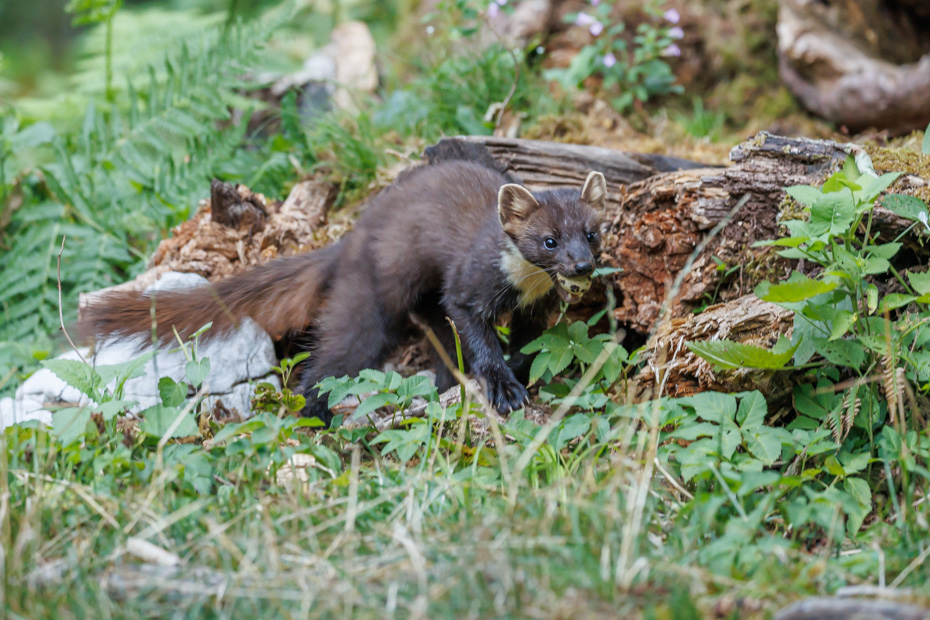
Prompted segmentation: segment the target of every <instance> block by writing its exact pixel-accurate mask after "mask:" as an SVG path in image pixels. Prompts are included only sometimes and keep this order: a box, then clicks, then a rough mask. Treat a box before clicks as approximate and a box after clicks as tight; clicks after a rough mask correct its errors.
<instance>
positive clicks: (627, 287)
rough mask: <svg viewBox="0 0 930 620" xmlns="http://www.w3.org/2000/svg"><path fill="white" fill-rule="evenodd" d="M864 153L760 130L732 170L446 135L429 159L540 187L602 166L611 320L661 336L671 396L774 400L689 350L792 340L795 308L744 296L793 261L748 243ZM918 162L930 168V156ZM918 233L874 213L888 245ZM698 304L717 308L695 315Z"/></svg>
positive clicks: (900, 185) (645, 384)
mask: <svg viewBox="0 0 930 620" xmlns="http://www.w3.org/2000/svg"><path fill="white" fill-rule="evenodd" d="M862 152H863V149H862V148H861V147H858V146H856V145H851V144H841V143H837V142H832V141H825V140H808V139H804V138H785V137H781V136H774V135H771V134H768V133H765V132H763V133H760V134H759V135H757V136H756V137H754V138H753V139H751V140H748V141H747V142H744V143H743V144H740V145H738V146H736V147H735V148H734V149H733V150H732V151H731V153H730V159H731V161H732V162H733V165H732V166H730V167H727V168H706V167H701V166H700V165H699V164H695V163H693V162H687V161H683V160H678V159H670V158H662V157H656V156H643V155H636V154H629V153H619V152H616V151H611V150H608V149H601V148H594V147H585V146H578V145H565V144H556V143H547V142H533V141H527V140H507V139H500V138H483V137H469V138H455V139H447V140H443V141H442V142H440V143H439V144H438V145H437V146H435V147H431V148H429V149H427V151H426V153H425V155H426V157H427V160H428V162H429V163H436V162H438V161H445V160H446V159H455V158H458V159H472V160H477V161H481V162H483V163H485V164H488V165H492V166H494V167H495V168H497V169H498V170H500V171H502V172H504V173H505V174H510V175H512V176H514V177H516V178H518V179H520V180H521V181H522V182H524V183H526V184H527V185H529V186H530V187H531V188H534V189H545V188H549V187H553V186H564V185H579V184H580V183H581V182H582V181H583V179H584V177H585V175H586V174H587V172H588V171H589V170H602V171H603V172H604V173H605V175H606V177H607V181H608V189H609V199H608V202H607V206H606V213H605V219H606V221H607V226H606V230H605V231H604V243H603V248H602V250H603V251H602V255H601V260H602V261H603V262H604V263H606V264H607V265H610V266H614V267H618V268H620V269H622V271H620V272H619V273H617V274H615V275H612V276H609V277H608V278H607V279H606V280H607V283H608V285H610V286H611V287H612V288H613V290H614V293H615V298H616V300H617V306H616V308H615V310H614V315H615V317H616V319H617V320H618V322H619V323H620V324H621V325H622V326H624V327H627V328H628V329H630V330H632V331H634V332H638V333H640V334H643V335H649V334H653V332H654V331H655V330H656V329H657V330H658V331H657V333H655V334H654V335H653V339H652V340H651V342H650V350H651V351H656V350H659V349H661V350H663V351H664V355H663V356H662V359H664V360H665V361H664V365H663V368H662V372H663V373H664V372H665V371H668V376H667V377H665V378H664V380H663V385H664V391H663V393H664V394H672V395H687V394H691V393H694V392H698V391H703V390H708V389H712V390H727V391H739V390H744V389H755V388H760V389H763V390H764V391H765V392H766V393H769V394H772V395H777V394H782V393H786V391H787V389H788V388H789V387H790V386H789V385H787V384H786V383H784V381H786V380H787V379H786V378H785V377H778V376H772V375H771V373H769V374H765V373H755V372H748V371H730V372H718V371H715V370H714V369H712V368H711V367H710V366H709V365H708V364H707V363H706V362H704V361H703V360H702V359H700V358H698V357H697V356H695V355H694V354H692V353H691V352H690V350H688V349H687V347H685V346H684V343H685V342H688V341H695V340H710V339H719V338H729V339H732V340H736V341H739V342H744V343H749V344H755V345H757V346H765V347H770V346H771V345H772V344H774V342H775V341H776V340H777V338H778V337H779V336H780V335H787V334H789V333H790V330H791V326H792V320H791V314H790V313H789V312H787V311H785V310H783V309H781V308H779V307H778V306H775V305H773V304H769V303H765V302H762V301H760V300H758V299H757V298H756V297H755V296H753V295H747V293H750V292H751V291H752V289H753V288H754V286H755V285H756V284H758V283H759V282H761V281H763V280H776V279H780V278H782V277H784V276H786V275H788V273H789V272H790V270H791V269H792V268H793V267H795V265H794V264H793V263H792V262H791V261H787V260H784V259H781V258H779V257H777V255H775V254H774V253H773V252H772V251H771V250H768V249H766V248H754V247H752V246H753V244H754V243H755V242H756V241H760V240H765V239H775V238H777V237H778V236H779V225H778V221H779V218H780V217H781V216H782V215H783V213H782V212H783V211H787V212H789V213H790V212H792V211H793V212H796V213H798V214H799V213H800V209H799V207H798V205H796V204H794V203H793V201H791V200H786V194H785V189H784V188H785V187H789V186H792V185H819V184H821V183H822V182H823V181H824V180H825V179H826V178H827V176H829V175H830V174H831V173H832V172H833V171H834V170H836V169H837V167H838V166H839V165H840V164H841V163H842V162H843V161H844V160H845V159H846V157H847V155H849V154H851V153H852V154H855V153H862ZM914 155H915V156H916V157H917V158H918V159H920V161H921V164H922V166H923V165H924V164H925V165H926V169H927V170H930V156H918V155H916V154H914ZM922 157H925V158H926V161H923V159H922ZM886 160H887V161H886ZM875 167H876V171H877V172H879V173H882V172H888V171H890V170H902V169H903V168H904V162H903V161H902V162H901V165H898V164H897V163H896V162H895V161H894V160H893V159H888V158H883V159H882V160H876V166H875ZM663 170H664V171H663ZM889 191H892V192H900V193H907V194H917V195H921V196H924V197H925V198H926V195H927V194H930V180H928V178H924V177H922V176H919V175H916V174H905V175H903V176H902V177H901V178H899V179H898V180H897V181H896V182H895V183H894V185H892V187H891V188H890V189H889ZM744 196H745V197H746V202H745V204H744V205H743V206H742V207H741V208H740V209H739V211H737V212H736V213H735V215H734V216H733V217H732V219H731V220H730V221H729V222H728V223H727V224H726V225H725V226H724V227H723V228H722V229H721V230H720V231H719V233H718V234H717V235H716V236H715V237H713V238H712V239H710V241H709V243H708V245H707V247H706V248H705V249H704V251H703V252H702V253H701V254H700V255H698V256H697V257H696V259H695V260H694V262H693V264H692V266H691V269H690V270H689V271H688V272H687V273H686V274H685V275H684V278H683V280H682V282H681V286H680V288H679V289H678V291H677V294H675V295H673V296H671V299H669V300H668V301H669V313H668V319H669V320H668V321H667V322H664V323H663V324H662V325H659V326H656V319H657V317H658V315H659V309H660V307H661V306H662V304H663V303H664V302H665V301H666V297H667V295H668V291H669V289H670V288H671V286H672V284H673V282H674V281H675V279H676V277H677V276H678V275H679V274H680V273H681V272H682V270H683V269H684V267H685V265H686V263H687V261H688V259H689V257H690V256H691V254H692V253H693V252H694V250H695V248H696V247H697V246H698V244H700V243H701V242H702V241H703V240H704V239H705V238H706V237H707V235H708V233H709V232H710V231H711V230H712V229H713V228H714V227H715V226H716V225H717V224H719V223H720V222H722V221H723V220H724V219H725V218H727V216H728V214H729V213H730V211H731V210H732V209H733V208H734V206H735V205H736V204H737V203H738V202H739V201H740V199H741V198H743V197H744ZM911 226H912V222H911V221H909V220H906V219H903V218H900V217H898V216H896V215H895V214H893V213H892V212H890V211H888V210H887V209H884V208H882V207H881V206H878V207H876V208H875V210H874V218H873V225H872V232H873V234H874V233H876V231H877V232H878V234H879V237H880V238H882V239H887V240H890V239H892V238H894V237H897V236H898V235H899V234H900V233H901V232H902V231H905V230H907V229H908V228H910V227H911ZM926 238H927V237H926V235H924V234H923V233H922V231H919V230H916V229H915V230H914V232H913V234H910V235H907V236H905V237H904V238H903V239H902V241H903V242H904V243H905V245H906V246H907V247H908V248H909V249H910V250H911V251H912V252H914V253H915V254H920V255H925V254H927V253H928V252H930V249H928V248H925V247H924V243H925V240H926ZM715 259H716V260H715ZM721 265H722V266H721ZM592 292H593V293H594V295H592V296H591V297H592V298H591V299H590V302H591V303H592V304H594V305H600V307H603V303H604V299H603V297H600V298H598V296H597V294H596V293H597V292H596V290H593V291H592ZM717 302H724V303H722V304H719V303H717ZM715 303H717V305H711V304H715ZM702 305H709V306H710V307H709V308H707V309H705V310H704V311H703V312H701V313H700V314H694V311H695V310H696V309H698V308H700V307H701V306H702ZM655 359H659V356H657V357H656V358H655ZM654 365H655V361H654V360H653V366H652V367H647V368H646V369H645V370H644V372H643V374H642V375H641V376H640V380H641V382H642V390H641V393H643V394H647V393H648V391H649V390H650V388H651V386H652V385H654V383H653V381H654V377H653V372H654V371H655V368H654ZM779 382H782V383H779ZM783 383H784V384H783Z"/></svg>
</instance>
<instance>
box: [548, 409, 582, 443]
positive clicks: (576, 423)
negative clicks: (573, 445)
mask: <svg viewBox="0 0 930 620" xmlns="http://www.w3.org/2000/svg"><path fill="white" fill-rule="evenodd" d="M589 428H591V418H590V417H589V416H587V415H585V414H583V413H577V414H575V415H573V416H570V417H568V418H566V419H565V420H563V421H562V423H561V424H560V428H559V432H558V435H557V436H556V439H555V441H554V442H553V446H552V447H553V448H554V449H555V450H556V451H558V450H561V449H562V448H564V447H565V446H566V445H567V444H568V442H569V441H571V440H572V439H575V438H576V437H581V436H582V435H584V434H585V433H587V432H588V429H589Z"/></svg>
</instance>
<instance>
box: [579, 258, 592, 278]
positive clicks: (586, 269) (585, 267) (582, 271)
mask: <svg viewBox="0 0 930 620" xmlns="http://www.w3.org/2000/svg"><path fill="white" fill-rule="evenodd" d="M593 271H594V265H592V264H591V263H589V262H588V261H582V262H580V263H575V273H574V275H576V276H589V275H591V273H592V272H593Z"/></svg>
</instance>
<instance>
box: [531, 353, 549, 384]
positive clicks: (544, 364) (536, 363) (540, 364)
mask: <svg viewBox="0 0 930 620" xmlns="http://www.w3.org/2000/svg"><path fill="white" fill-rule="evenodd" d="M548 369H549V353H548V352H546V353H539V354H537V355H536V357H534V358H533V363H532V364H531V365H530V383H536V382H537V381H539V379H540V378H542V376H543V374H545V372H546V370H548Z"/></svg>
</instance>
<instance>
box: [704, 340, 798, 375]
mask: <svg viewBox="0 0 930 620" xmlns="http://www.w3.org/2000/svg"><path fill="white" fill-rule="evenodd" d="M686 345H687V347H688V348H689V349H690V350H691V351H692V352H693V353H694V354H695V355H698V356H700V357H701V358H703V359H705V360H706V361H708V362H710V363H711V364H714V365H715V366H718V367H720V368H729V369H733V368H760V369H765V370H777V369H779V368H784V367H785V365H787V364H788V362H789V361H791V357H792V356H793V355H794V352H795V351H796V350H797V348H798V345H797V344H796V345H794V346H793V347H790V348H788V349H787V350H784V351H781V352H776V351H775V350H774V349H771V350H770V349H763V348H761V347H756V346H753V345H749V344H743V343H739V342H732V341H730V340H710V341H707V342H688V343H686Z"/></svg>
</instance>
